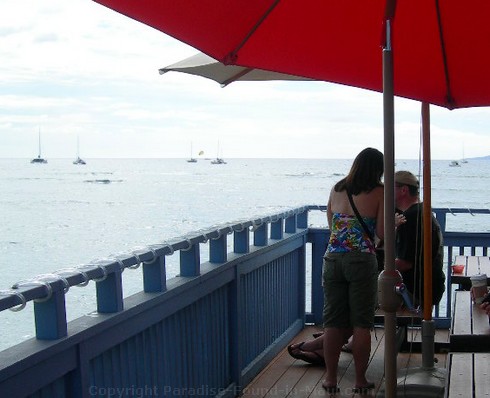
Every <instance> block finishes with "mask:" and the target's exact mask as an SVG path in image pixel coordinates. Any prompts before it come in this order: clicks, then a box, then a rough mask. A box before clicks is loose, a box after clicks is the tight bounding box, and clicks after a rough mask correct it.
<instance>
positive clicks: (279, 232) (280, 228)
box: [271, 218, 284, 239]
mask: <svg viewBox="0 0 490 398" xmlns="http://www.w3.org/2000/svg"><path fill="white" fill-rule="evenodd" d="M283 237H284V221H283V219H282V218H280V219H279V220H277V221H273V222H271V239H282V238H283Z"/></svg>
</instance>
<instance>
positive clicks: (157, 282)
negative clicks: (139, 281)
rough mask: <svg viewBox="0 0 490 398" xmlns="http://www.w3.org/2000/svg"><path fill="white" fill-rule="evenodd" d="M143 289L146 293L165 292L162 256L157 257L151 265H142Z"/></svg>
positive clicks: (165, 283) (165, 280) (165, 279)
mask: <svg viewBox="0 0 490 398" xmlns="http://www.w3.org/2000/svg"><path fill="white" fill-rule="evenodd" d="M143 289H144V291H145V292H146V293H157V292H164V291H166V290H167V273H166V270H165V256H164V255H163V256H160V257H157V258H156V259H155V261H154V262H152V263H145V262H144V263H143Z"/></svg>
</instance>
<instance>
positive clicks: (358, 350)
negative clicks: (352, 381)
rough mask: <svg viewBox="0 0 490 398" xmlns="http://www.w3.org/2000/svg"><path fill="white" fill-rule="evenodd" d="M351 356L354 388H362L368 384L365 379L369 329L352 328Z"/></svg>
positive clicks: (369, 352)
mask: <svg viewBox="0 0 490 398" xmlns="http://www.w3.org/2000/svg"><path fill="white" fill-rule="evenodd" d="M352 355H353V356H354V367H355V369H356V386H357V387H364V386H366V385H368V384H369V382H368V381H367V379H366V371H367V368H368V362H369V356H370V355H371V331H370V330H369V329H366V328H354V337H353V339H352Z"/></svg>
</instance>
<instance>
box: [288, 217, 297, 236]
mask: <svg viewBox="0 0 490 398" xmlns="http://www.w3.org/2000/svg"><path fill="white" fill-rule="evenodd" d="M286 233H288V234H294V233H296V215H295V214H293V215H292V216H289V217H287V218H286Z"/></svg>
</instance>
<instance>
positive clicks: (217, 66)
mask: <svg viewBox="0 0 490 398" xmlns="http://www.w3.org/2000/svg"><path fill="white" fill-rule="evenodd" d="M158 71H159V72H160V74H161V75H163V74H164V73H167V72H182V73H188V74H190V75H195V76H202V77H205V78H208V79H211V80H214V81H215V82H217V83H219V84H221V86H223V87H225V86H227V85H228V84H230V83H233V82H235V81H240V80H241V81H264V80H312V79H308V78H306V77H302V76H294V75H288V74H286V73H277V72H271V71H268V70H263V69H253V68H246V67H243V66H237V65H224V64H222V63H221V62H219V61H216V60H215V59H214V58H211V57H210V56H208V55H206V54H203V53H198V54H195V55H193V56H192V57H189V58H186V59H183V60H182V61H179V62H177V63H175V64H172V65H169V66H166V67H164V68H160V69H159V70H158Z"/></svg>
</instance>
